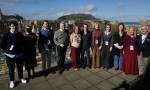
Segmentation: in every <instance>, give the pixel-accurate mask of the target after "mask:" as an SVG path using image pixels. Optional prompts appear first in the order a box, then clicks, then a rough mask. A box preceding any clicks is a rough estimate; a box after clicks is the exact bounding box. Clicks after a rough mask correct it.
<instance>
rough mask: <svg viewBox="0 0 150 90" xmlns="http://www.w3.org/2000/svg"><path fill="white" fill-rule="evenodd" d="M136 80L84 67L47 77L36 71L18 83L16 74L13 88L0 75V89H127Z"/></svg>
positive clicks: (112, 70) (112, 72)
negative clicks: (24, 80) (26, 80)
mask: <svg viewBox="0 0 150 90" xmlns="http://www.w3.org/2000/svg"><path fill="white" fill-rule="evenodd" d="M24 74H25V72H24ZM137 80H138V78H137V75H126V74H124V72H122V71H121V70H118V71H115V69H114V68H111V69H108V70H104V69H102V68H100V69H89V68H86V69H80V70H79V71H74V70H73V69H72V68H70V69H69V70H68V71H64V72H63V73H62V74H61V75H59V74H58V73H55V74H52V73H49V74H48V76H47V77H44V76H42V75H41V74H40V73H39V72H37V77H36V78H34V79H30V80H29V82H28V83H26V84H22V83H20V82H19V81H18V79H17V75H16V80H15V84H16V87H15V88H13V89H10V88H9V78H8V76H7V77H1V78H0V90H128V89H129V87H130V86H131V85H132V84H133V82H135V81H137ZM145 90H146V89H145ZM149 90H150V89H149Z"/></svg>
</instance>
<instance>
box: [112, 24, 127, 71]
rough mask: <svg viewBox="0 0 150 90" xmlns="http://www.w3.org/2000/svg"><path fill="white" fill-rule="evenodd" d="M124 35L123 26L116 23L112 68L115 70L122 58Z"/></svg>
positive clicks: (120, 63)
mask: <svg viewBox="0 0 150 90" xmlns="http://www.w3.org/2000/svg"><path fill="white" fill-rule="evenodd" d="M125 35H126V32H125V26H124V24H123V23H120V24H119V25H118V30H117V31H116V33H115V34H114V36H113V37H114V48H113V54H114V68H115V70H118V69H121V65H122V58H123V40H124V37H125Z"/></svg>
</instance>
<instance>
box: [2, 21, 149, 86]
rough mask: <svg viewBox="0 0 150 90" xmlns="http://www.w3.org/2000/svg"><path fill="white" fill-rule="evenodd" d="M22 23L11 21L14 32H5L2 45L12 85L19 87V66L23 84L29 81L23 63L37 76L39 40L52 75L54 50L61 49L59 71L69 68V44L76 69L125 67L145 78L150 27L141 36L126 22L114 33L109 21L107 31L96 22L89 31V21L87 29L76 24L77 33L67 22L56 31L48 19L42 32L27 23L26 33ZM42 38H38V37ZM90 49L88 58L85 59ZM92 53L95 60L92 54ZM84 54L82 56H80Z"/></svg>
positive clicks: (44, 62) (30, 74) (45, 66)
mask: <svg viewBox="0 0 150 90" xmlns="http://www.w3.org/2000/svg"><path fill="white" fill-rule="evenodd" d="M17 27H18V23H17V22H16V21H11V22H10V25H9V28H10V31H9V32H6V33H4V34H3V36H2V38H1V43H0V47H1V48H2V49H3V50H4V51H5V55H6V62H7V66H8V68H9V77H10V88H14V87H15V83H14V69H15V64H16V65H17V71H18V76H19V79H20V81H21V82H22V83H26V82H27V80H26V79H24V78H23V62H24V63H25V69H26V70H27V78H28V79H30V78H33V77H34V76H35V72H34V67H36V48H35V45H36V43H37V40H38V48H39V52H40V53H41V56H42V72H43V75H44V76H47V75H48V72H49V71H52V72H53V70H52V69H51V53H52V52H53V51H54V50H57V56H58V60H57V63H58V66H57V68H58V71H57V72H58V74H61V73H62V72H63V71H64V70H65V64H64V63H65V58H66V51H67V47H68V46H69V45H70V46H71V56H72V68H73V69H74V70H79V68H83V69H84V68H85V67H86V66H87V67H88V68H91V67H92V68H94V69H96V68H100V67H102V68H103V69H106V70H107V69H109V68H111V67H112V65H111V64H112V63H113V66H114V68H115V70H118V69H120V70H122V71H124V72H125V73H126V74H138V77H142V76H143V74H144V72H146V71H147V69H148V65H149V64H150V47H149V46H150V33H149V32H148V27H147V26H142V27H141V34H140V35H137V34H136V30H135V28H134V27H130V28H129V30H128V32H126V31H125V26H124V24H122V23H120V24H119V25H118V29H117V30H116V32H115V33H113V32H111V25H110V24H107V25H106V26H105V29H104V31H101V30H100V29H99V28H100V25H99V24H98V23H95V25H94V29H93V31H92V32H90V30H88V24H84V25H83V30H82V31H80V27H79V26H77V25H75V26H74V27H73V32H72V33H71V35H69V31H68V30H66V29H65V23H64V22H61V23H60V29H59V30H57V31H55V32H54V31H53V30H51V29H50V28H49V23H48V21H47V20H44V22H43V28H42V29H41V30H40V31H39V35H38V36H37V35H36V34H34V33H32V30H31V27H30V26H26V28H25V32H24V33H23V34H22V33H20V32H18V31H17ZM37 38H38V39H37ZM85 52H86V60H85ZM91 52H92V60H91V59H90V53H91ZM80 55H81V56H80Z"/></svg>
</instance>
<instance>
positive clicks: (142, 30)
mask: <svg viewBox="0 0 150 90" xmlns="http://www.w3.org/2000/svg"><path fill="white" fill-rule="evenodd" d="M147 32H148V28H147V27H146V26H143V27H142V28H141V33H142V34H146V33H147Z"/></svg>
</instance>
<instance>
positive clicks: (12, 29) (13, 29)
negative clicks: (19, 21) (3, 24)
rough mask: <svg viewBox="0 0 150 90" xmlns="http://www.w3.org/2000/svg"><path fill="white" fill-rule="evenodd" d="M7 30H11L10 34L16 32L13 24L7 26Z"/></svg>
mask: <svg viewBox="0 0 150 90" xmlns="http://www.w3.org/2000/svg"><path fill="white" fill-rule="evenodd" d="M9 28H10V29H11V31H12V32H15V31H16V29H15V28H16V27H15V25H14V24H11V25H10V26H9Z"/></svg>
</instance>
